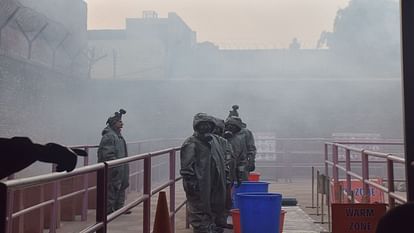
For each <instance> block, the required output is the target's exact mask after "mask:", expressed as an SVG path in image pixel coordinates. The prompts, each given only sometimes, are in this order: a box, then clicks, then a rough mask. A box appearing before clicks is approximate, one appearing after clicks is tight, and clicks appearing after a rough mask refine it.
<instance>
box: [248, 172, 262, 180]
mask: <svg viewBox="0 0 414 233" xmlns="http://www.w3.org/2000/svg"><path fill="white" fill-rule="evenodd" d="M259 179H260V173H259V172H250V173H249V177H248V180H249V181H259Z"/></svg>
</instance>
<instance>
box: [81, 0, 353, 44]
mask: <svg viewBox="0 0 414 233" xmlns="http://www.w3.org/2000/svg"><path fill="white" fill-rule="evenodd" d="M85 1H86V2H87V3H88V28H89V29H115V28H124V27H125V18H140V17H142V12H143V11H146V10H153V11H156V12H157V13H158V16H159V17H161V18H165V17H167V14H168V12H176V13H177V14H178V15H179V16H180V17H181V18H182V19H183V20H184V21H185V22H186V23H187V25H188V26H189V27H190V28H191V29H192V30H193V31H196V32H197V41H198V42H203V41H210V42H213V43H215V44H218V45H220V47H240V48H242V47H249V48H252V47H257V48H286V47H288V46H289V44H290V42H291V41H292V39H293V38H295V37H296V38H298V40H299V42H300V43H301V45H302V48H315V47H316V43H317V41H318V39H319V36H320V34H321V32H322V31H332V29H333V23H334V19H335V16H336V13H337V11H338V10H339V9H341V8H344V7H346V6H347V5H348V3H349V0H85Z"/></svg>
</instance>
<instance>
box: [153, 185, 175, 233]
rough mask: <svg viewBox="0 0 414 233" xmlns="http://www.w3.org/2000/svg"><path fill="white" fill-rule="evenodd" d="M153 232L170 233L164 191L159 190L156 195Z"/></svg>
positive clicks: (168, 214)
mask: <svg viewBox="0 0 414 233" xmlns="http://www.w3.org/2000/svg"><path fill="white" fill-rule="evenodd" d="M153 233H172V231H171V222H170V213H169V211H168V205H167V197H166V194H165V192H160V194H159V195H158V202H157V211H156V212H155V220H154V231H153Z"/></svg>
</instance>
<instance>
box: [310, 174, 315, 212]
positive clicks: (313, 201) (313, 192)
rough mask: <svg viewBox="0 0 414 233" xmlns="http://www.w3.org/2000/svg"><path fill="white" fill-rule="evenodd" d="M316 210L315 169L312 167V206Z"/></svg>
mask: <svg viewBox="0 0 414 233" xmlns="http://www.w3.org/2000/svg"><path fill="white" fill-rule="evenodd" d="M311 208H315V167H313V166H312V206H311Z"/></svg>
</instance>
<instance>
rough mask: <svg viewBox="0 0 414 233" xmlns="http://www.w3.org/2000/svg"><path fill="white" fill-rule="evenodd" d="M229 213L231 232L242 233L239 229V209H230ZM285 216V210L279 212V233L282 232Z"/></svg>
mask: <svg viewBox="0 0 414 233" xmlns="http://www.w3.org/2000/svg"><path fill="white" fill-rule="evenodd" d="M230 212H231V217H232V219H233V230H234V233H242V232H241V228H240V211H239V209H232V210H230ZM285 214H286V210H281V211H280V220H279V221H280V223H279V226H280V230H279V232H280V233H282V232H283V223H284V222H285Z"/></svg>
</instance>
